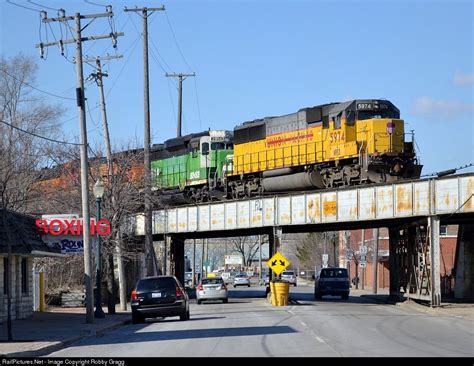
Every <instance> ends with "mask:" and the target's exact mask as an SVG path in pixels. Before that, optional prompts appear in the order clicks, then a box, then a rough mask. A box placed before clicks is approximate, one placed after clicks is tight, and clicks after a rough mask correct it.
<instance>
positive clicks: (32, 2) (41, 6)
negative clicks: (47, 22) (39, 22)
mask: <svg viewBox="0 0 474 366" xmlns="http://www.w3.org/2000/svg"><path fill="white" fill-rule="evenodd" d="M28 2H29V3H31V4H33V5H36V6H39V7H40V8H46V9H49V10H56V11H58V10H59V9H56V8H50V7H49V6H46V5H41V4H37V3H35V2H34V1H31V0H28Z"/></svg>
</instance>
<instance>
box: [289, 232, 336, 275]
mask: <svg viewBox="0 0 474 366" xmlns="http://www.w3.org/2000/svg"><path fill="white" fill-rule="evenodd" d="M336 234H337V232H333V231H330V232H316V233H308V234H304V235H302V236H301V237H300V239H299V240H298V244H297V245H296V257H297V258H298V260H299V262H300V263H301V264H302V265H303V266H304V267H306V268H321V267H322V266H323V259H322V256H323V254H327V255H328V263H329V264H331V265H333V266H336V265H337V257H338V250H337V235H336Z"/></svg>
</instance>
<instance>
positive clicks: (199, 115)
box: [193, 76, 202, 130]
mask: <svg viewBox="0 0 474 366" xmlns="http://www.w3.org/2000/svg"><path fill="white" fill-rule="evenodd" d="M193 79H194V90H195V92H196V94H195V95H196V105H197V110H198V118H199V130H201V129H202V120H201V106H200V104H199V96H198V88H197V81H196V76H195V77H194V78H193Z"/></svg>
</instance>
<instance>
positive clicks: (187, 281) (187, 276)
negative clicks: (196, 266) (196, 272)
mask: <svg viewBox="0 0 474 366" xmlns="http://www.w3.org/2000/svg"><path fill="white" fill-rule="evenodd" d="M192 284H193V273H192V272H184V285H185V286H187V287H191V286H192Z"/></svg>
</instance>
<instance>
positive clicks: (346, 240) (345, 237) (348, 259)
mask: <svg viewBox="0 0 474 366" xmlns="http://www.w3.org/2000/svg"><path fill="white" fill-rule="evenodd" d="M343 240H344V247H345V248H346V268H347V276H348V277H349V280H350V279H351V258H352V255H350V254H351V253H350V250H351V245H350V240H349V233H348V232H347V230H344V231H343Z"/></svg>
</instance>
